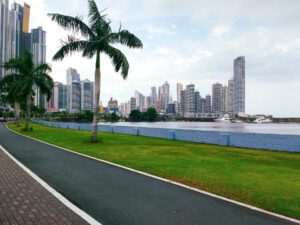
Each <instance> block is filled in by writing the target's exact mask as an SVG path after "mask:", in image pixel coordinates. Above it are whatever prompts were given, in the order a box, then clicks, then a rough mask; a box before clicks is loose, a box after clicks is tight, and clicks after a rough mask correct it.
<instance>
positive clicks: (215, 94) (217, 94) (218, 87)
mask: <svg viewBox="0 0 300 225" xmlns="http://www.w3.org/2000/svg"><path fill="white" fill-rule="evenodd" d="M221 92H222V84H220V83H215V84H213V85H212V112H214V113H220V112H221V111H222V101H221Z"/></svg>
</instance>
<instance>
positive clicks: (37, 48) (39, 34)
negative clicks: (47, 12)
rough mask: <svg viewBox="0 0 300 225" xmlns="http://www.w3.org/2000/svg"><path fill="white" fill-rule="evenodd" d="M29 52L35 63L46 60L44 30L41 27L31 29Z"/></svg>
mask: <svg viewBox="0 0 300 225" xmlns="http://www.w3.org/2000/svg"><path fill="white" fill-rule="evenodd" d="M31 52H32V54H33V61H34V64H35V65H38V64H41V63H45V62H46V31H44V30H43V28H42V27H38V28H36V29H32V30H31Z"/></svg>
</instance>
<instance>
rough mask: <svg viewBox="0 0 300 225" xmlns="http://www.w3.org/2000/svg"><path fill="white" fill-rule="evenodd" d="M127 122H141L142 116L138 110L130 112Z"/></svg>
mask: <svg viewBox="0 0 300 225" xmlns="http://www.w3.org/2000/svg"><path fill="white" fill-rule="evenodd" d="M129 120H130V121H132V122H140V121H142V120H143V115H142V113H141V112H140V111H139V110H132V111H131V113H130V114H129Z"/></svg>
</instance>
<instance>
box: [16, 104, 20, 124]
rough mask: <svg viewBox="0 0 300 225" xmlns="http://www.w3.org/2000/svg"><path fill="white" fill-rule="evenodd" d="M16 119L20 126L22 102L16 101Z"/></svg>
mask: <svg viewBox="0 0 300 225" xmlns="http://www.w3.org/2000/svg"><path fill="white" fill-rule="evenodd" d="M15 119H16V124H17V127H19V126H20V103H18V102H15Z"/></svg>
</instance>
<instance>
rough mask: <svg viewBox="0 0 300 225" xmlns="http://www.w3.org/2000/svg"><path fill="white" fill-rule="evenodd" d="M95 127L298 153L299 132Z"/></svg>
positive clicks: (77, 126) (56, 124)
mask: <svg viewBox="0 0 300 225" xmlns="http://www.w3.org/2000/svg"><path fill="white" fill-rule="evenodd" d="M33 122H34V123H38V124H42V125H46V126H51V127H57V128H67V129H74V130H91V128H92V126H91V124H78V123H62V122H47V121H42V120H34V121H33ZM98 130H99V131H102V132H110V133H120V134H130V135H141V136H147V137H156V138H164V139H170V140H179V141H189V142H198V143H206V144H215V145H221V146H234V147H242V148H253V149H265V150H272V151H287V152H300V135H281V134H260V133H238V132H219V131H201V130H183V129H166V128H150V127H133V126H115V125H98Z"/></svg>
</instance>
